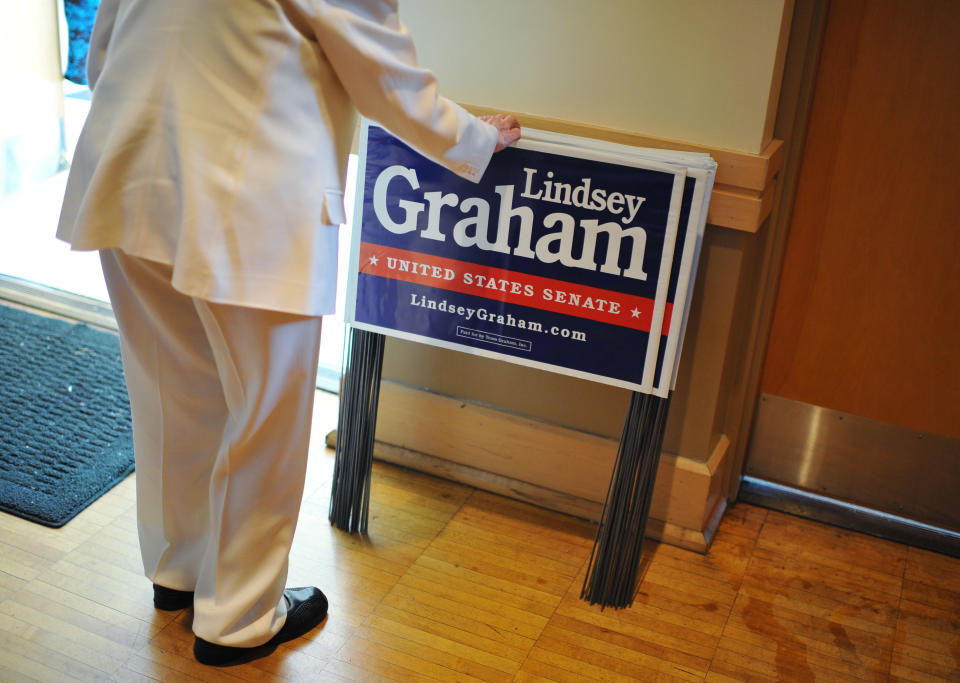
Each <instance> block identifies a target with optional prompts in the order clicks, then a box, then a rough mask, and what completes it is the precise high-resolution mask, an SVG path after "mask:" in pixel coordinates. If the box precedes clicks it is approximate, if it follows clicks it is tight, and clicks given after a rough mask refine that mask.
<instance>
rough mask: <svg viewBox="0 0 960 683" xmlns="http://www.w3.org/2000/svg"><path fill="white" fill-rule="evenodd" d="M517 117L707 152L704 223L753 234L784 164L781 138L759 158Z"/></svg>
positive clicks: (535, 124)
mask: <svg viewBox="0 0 960 683" xmlns="http://www.w3.org/2000/svg"><path fill="white" fill-rule="evenodd" d="M464 106H465V107H466V108H467V109H468V110H469V111H471V112H472V113H474V114H476V115H478V116H482V115H484V114H495V113H499V110H495V109H491V108H489V107H479V106H475V105H469V104H467V105H464ZM516 116H517V118H518V119H519V121H520V125H521V126H526V127H529V128H537V129H539V130H547V131H551V132H554V133H565V134H568V135H577V136H580V137H587V138H595V139H597V140H606V141H608V142H616V143H620V144H624V145H633V146H635V147H654V148H657V149H676V150H680V151H685V152H705V153H707V154H709V155H710V156H712V157H713V158H714V159H715V160H716V162H717V177H716V184H717V186H716V187H715V188H714V192H713V197H712V198H711V202H710V210H709V213H708V214H707V222H708V223H710V224H711V225H717V226H720V227H723V228H732V229H734V230H743V231H745V232H757V230H759V229H760V226H762V225H763V222H764V221H765V220H766V218H767V216H769V215H770V211H771V209H772V207H773V194H774V178H775V177H776V175H777V173H778V172H779V170H780V165H781V164H782V163H783V143H782V142H781V141H780V140H773V141H771V142H770V143H769V144H768V145H767V146H766V148H765V149H764V150H763V151H762V152H760V153H759V154H751V153H749V152H738V151H735V150H730V149H723V148H721V147H709V146H706V145H698V144H695V143H691V142H683V141H680V140H670V139H667V138H657V137H652V136H648V135H640V134H638V133H631V132H629V131H624V130H617V129H614V128H604V127H601V126H593V125H589V124H585V123H574V122H571V121H562V120H560V119H552V118H548V117H545V116H533V115H531V114H521V113H517V114H516Z"/></svg>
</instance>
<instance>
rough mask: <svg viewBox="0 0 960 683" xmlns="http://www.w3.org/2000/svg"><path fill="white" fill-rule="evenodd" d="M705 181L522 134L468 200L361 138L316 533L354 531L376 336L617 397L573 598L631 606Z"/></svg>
mask: <svg viewBox="0 0 960 683" xmlns="http://www.w3.org/2000/svg"><path fill="white" fill-rule="evenodd" d="M715 172H716V163H715V162H714V161H713V159H711V158H710V157H709V156H708V155H705V154H692V153H686V152H674V151H666V150H658V149H646V148H637V147H630V146H627V145H619V144H614V143H608V142H601V141H597V140H592V139H584V138H578V137H572V136H568V135H560V134H556V133H548V132H544V131H538V130H530V129H524V131H523V139H522V140H520V142H519V143H518V144H516V146H514V147H510V148H508V149H505V150H503V151H501V152H499V153H498V154H495V155H494V157H493V160H492V161H491V162H490V165H489V167H488V168H487V169H486V171H485V173H484V175H483V177H482V179H481V180H480V182H479V183H472V182H469V181H467V180H464V179H462V178H460V177H459V176H457V175H455V174H454V173H452V172H450V171H448V170H446V169H445V168H443V167H442V166H440V165H438V164H436V163H434V162H433V161H431V160H429V159H427V158H425V157H423V156H421V155H420V154H418V153H417V152H415V151H413V150H412V149H411V148H410V147H408V146H407V145H405V144H404V143H403V142H401V141H399V140H398V139H396V138H394V137H393V136H392V135H391V134H390V133H388V132H387V131H385V130H384V129H382V128H379V127H377V126H376V125H373V124H370V123H367V122H365V123H364V125H363V129H362V137H361V140H360V163H359V171H358V182H357V197H356V202H355V217H354V222H353V235H352V242H351V257H350V272H349V279H348V283H347V308H346V314H345V318H346V320H347V322H348V323H349V324H350V327H351V332H350V335H351V336H350V339H351V341H350V344H349V345H348V346H349V348H348V350H347V354H346V356H345V363H344V380H343V387H342V390H341V400H340V406H341V408H340V420H339V424H338V428H337V435H338V438H337V457H336V460H335V466H334V477H333V492H332V495H331V504H330V521H331V522H332V523H333V524H335V525H336V526H338V527H339V528H341V529H345V530H347V531H360V532H361V533H362V532H364V531H365V530H366V524H367V519H368V511H369V495H370V467H371V463H372V450H373V440H374V435H373V430H374V427H375V424H376V402H377V390H378V387H379V374H380V367H381V362H382V355H383V335H392V336H395V337H400V338H403V339H408V340H412V341H416V342H422V343H425V344H431V345H434V346H440V347H444V348H449V349H456V350H459V351H463V352H466V353H472V354H477V355H482V356H488V357H491V358H497V359H500V360H504V361H507V362H510V363H518V364H521V365H527V366H530V367H535V368H540V369H544V370H550V371H553V372H560V373H563V374H566V375H571V376H574V377H579V378H582V379H587V380H593V381H597V382H603V383H606V384H611V385H614V386H618V387H622V388H625V389H629V390H631V392H632V393H631V399H630V404H629V406H628V408H627V415H626V419H625V420H624V429H623V433H622V435H621V438H620V444H619V447H618V452H617V458H616V461H615V465H614V471H613V473H612V477H611V484H610V488H609V490H608V493H607V499H606V501H605V502H604V508H603V513H602V516H601V520H600V526H599V527H598V531H597V539H596V542H595V544H594V550H593V553H591V557H590V562H589V567H588V571H587V579H586V581H585V583H584V588H583V593H582V597H584V598H585V599H588V600H589V601H590V602H591V603H599V604H601V605H604V606H612V607H626V606H628V605H630V604H632V602H633V596H634V594H635V584H636V576H637V570H638V567H639V561H640V554H641V549H642V542H643V535H644V530H645V527H646V522H647V518H648V515H649V509H650V501H651V499H652V497H653V485H654V482H655V480H656V471H657V466H658V463H659V458H660V450H661V448H662V444H663V432H664V426H665V423H666V416H667V409H668V405H669V403H668V401H669V395H670V392H671V391H672V389H673V387H674V384H675V382H676V374H677V367H678V365H679V361H680V349H681V346H682V343H683V336H684V330H685V327H686V322H687V315H688V312H689V310H690V299H691V296H692V294H693V283H694V280H695V276H696V270H697V259H698V256H699V253H700V245H701V243H702V241H703V231H704V228H705V226H706V217H707V208H708V204H709V201H710V193H711V190H712V187H713V179H714V174H715Z"/></svg>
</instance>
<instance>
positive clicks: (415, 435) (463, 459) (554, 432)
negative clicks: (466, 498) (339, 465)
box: [328, 381, 730, 552]
mask: <svg viewBox="0 0 960 683" xmlns="http://www.w3.org/2000/svg"><path fill="white" fill-rule="evenodd" d="M335 438H336V437H335V433H333V432H331V434H330V435H328V443H330V444H331V445H332V443H334V441H335ZM616 452H617V441H616V440H615V439H610V438H606V437H601V436H596V435H593V434H585V433H583V432H579V431H577V430H574V429H569V428H566V427H560V426H557V425H551V424H548V423H545V422H540V421H537V420H532V419H529V418H526V417H522V416H518V415H512V414H509V413H505V412H503V411H499V410H496V409H494V408H490V407H487V406H482V405H478V404H474V403H469V402H465V401H462V400H459V399H455V398H450V397H447V396H440V395H438V394H433V393H431V392H428V391H424V390H421V389H415V388H412V387H407V386H404V385H402V384H398V383H395V382H389V381H383V382H382V383H381V388H380V409H379V417H378V420H377V444H376V446H375V448H374V457H375V458H377V459H379V460H383V461H385V462H390V463H393V464H397V465H401V466H404V467H409V468H412V469H416V470H419V471H422V472H426V473H429V474H433V475H436V476H439V477H443V478H446V479H452V480H454V481H458V482H462V483H465V484H468V485H471V486H476V487H477V488H481V489H484V490H487V491H491V492H493V493H498V494H501V495H505V496H508V497H511V498H515V499H518V500H523V501H525V502H529V503H532V504H535V505H539V506H541V507H545V508H549V509H551V510H557V511H559V512H564V513H566V514H570V515H574V516H576V517H580V518H583V519H588V520H591V521H594V522H596V521H599V519H600V514H601V510H602V505H603V499H604V497H605V496H606V490H607V485H608V482H609V478H610V473H611V471H612V468H613V462H614V459H615V457H616ZM729 452H730V449H729V440H728V439H727V438H726V437H725V436H723V435H720V436H719V437H718V439H717V442H716V445H715V447H714V449H713V451H712V452H711V454H710V456H709V457H708V458H706V459H705V460H704V461H703V462H699V461H694V460H691V459H689V458H679V457H677V456H675V455H672V454H670V453H664V454H663V455H662V456H661V461H660V469H659V472H658V476H657V483H656V486H655V489H654V496H653V502H652V504H651V510H650V518H651V520H650V524H649V526H648V535H649V536H651V537H652V538H656V539H658V540H661V541H664V542H666V543H670V544H672V545H677V546H680V547H683V548H688V549H691V550H696V551H698V552H705V551H706V550H707V549H708V548H709V546H710V542H711V541H712V540H713V535H714V533H715V531H716V529H717V526H718V525H719V523H720V520H721V518H722V516H723V512H724V510H725V509H726V498H725V497H724V495H723V491H722V484H723V482H724V480H725V476H726V468H727V466H728V464H729V458H728V457H727V454H728V453H729Z"/></svg>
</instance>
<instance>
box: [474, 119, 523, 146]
mask: <svg viewBox="0 0 960 683" xmlns="http://www.w3.org/2000/svg"><path fill="white" fill-rule="evenodd" d="M480 120H481V121H485V122H486V123H489V124H490V125H491V126H493V127H494V128H496V129H497V133H498V134H499V138H498V139H497V147H496V149H494V150H493V151H494V152H499V151H500V150H501V149H503V148H505V147H509V146H510V145H512V144H513V143H515V142H516V141H517V140H519V139H520V122H519V121H517V117H516V116H514V115H513V114H488V115H487V116H481V117H480Z"/></svg>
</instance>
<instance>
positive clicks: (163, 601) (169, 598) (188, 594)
mask: <svg viewBox="0 0 960 683" xmlns="http://www.w3.org/2000/svg"><path fill="white" fill-rule="evenodd" d="M153 606H154V607H156V608H157V609H162V610H165V611H167V612H173V611H174V610H178V609H186V608H187V607H193V591H177V590H174V589H172V588H164V587H163V586H158V585H157V584H153Z"/></svg>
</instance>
